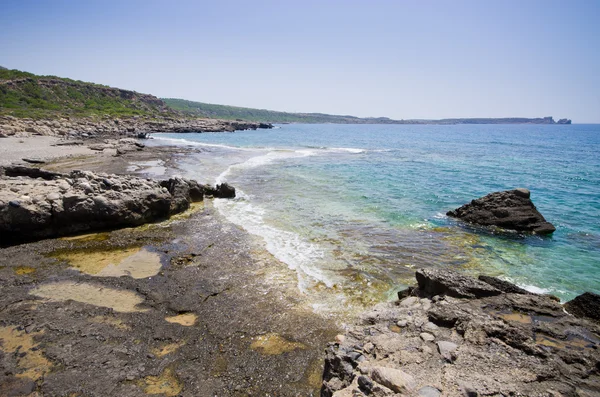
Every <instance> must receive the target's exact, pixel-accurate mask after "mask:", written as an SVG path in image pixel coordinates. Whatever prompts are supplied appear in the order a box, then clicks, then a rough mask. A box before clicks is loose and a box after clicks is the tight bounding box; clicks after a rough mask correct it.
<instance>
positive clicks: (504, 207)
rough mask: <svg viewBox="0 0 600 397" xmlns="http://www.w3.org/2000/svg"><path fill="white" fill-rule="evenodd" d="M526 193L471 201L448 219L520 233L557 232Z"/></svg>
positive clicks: (519, 190)
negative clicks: (452, 218)
mask: <svg viewBox="0 0 600 397" xmlns="http://www.w3.org/2000/svg"><path fill="white" fill-rule="evenodd" d="M529 196H530V193H529V190H527V189H522V188H520V189H515V190H507V191H504V192H495V193H491V194H488V195H487V196H485V197H482V198H479V199H476V200H473V201H471V202H470V203H469V204H465V205H463V206H462V207H460V208H457V209H455V210H453V211H448V212H447V214H446V215H448V216H451V217H454V218H458V219H461V220H463V221H465V222H469V223H473V224H476V225H480V226H496V227H500V228H503V229H508V230H515V231H518V232H531V233H536V234H550V233H552V232H554V231H555V230H556V228H555V227H554V226H553V225H552V224H551V223H549V222H547V221H546V219H544V217H543V216H542V214H540V213H539V212H538V210H537V209H536V208H535V205H533V202H532V201H531V199H530V198H529Z"/></svg>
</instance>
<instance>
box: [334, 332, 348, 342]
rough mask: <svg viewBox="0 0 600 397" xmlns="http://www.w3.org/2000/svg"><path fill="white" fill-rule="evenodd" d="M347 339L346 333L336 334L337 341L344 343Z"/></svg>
mask: <svg viewBox="0 0 600 397" xmlns="http://www.w3.org/2000/svg"><path fill="white" fill-rule="evenodd" d="M345 340H346V337H345V336H344V335H341V334H340V335H336V336H335V341H336V343H344V341H345Z"/></svg>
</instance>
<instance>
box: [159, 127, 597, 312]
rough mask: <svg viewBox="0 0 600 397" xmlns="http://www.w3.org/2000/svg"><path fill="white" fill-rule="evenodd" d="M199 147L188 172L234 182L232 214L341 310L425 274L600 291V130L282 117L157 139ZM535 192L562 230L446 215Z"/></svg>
mask: <svg viewBox="0 0 600 397" xmlns="http://www.w3.org/2000/svg"><path fill="white" fill-rule="evenodd" d="M156 138H157V139H155V140H153V142H154V143H155V144H176V145H190V146H195V147H199V148H201V149H202V151H201V152H200V153H199V154H197V155H191V156H188V157H186V158H181V159H180V163H181V164H180V165H181V167H182V168H183V169H184V170H185V173H186V176H188V177H193V178H196V179H199V180H200V181H203V182H206V183H215V182H221V181H227V182H229V183H231V184H232V185H234V186H236V188H237V189H238V192H239V197H238V198H237V199H235V200H233V201H226V200H218V201H217V202H216V204H215V205H216V206H217V208H218V209H219V211H221V213H222V214H223V215H224V216H226V217H227V218H228V219H230V220H231V221H233V222H234V223H236V224H238V225H239V226H240V227H243V228H245V229H246V230H248V231H249V232H250V233H252V234H253V235H255V236H257V238H258V239H259V240H260V241H262V242H263V244H264V245H265V247H266V248H267V249H268V250H269V251H270V252H271V253H272V254H273V255H274V256H275V257H277V258H278V259H280V260H281V262H282V263H283V264H285V265H287V266H288V267H290V268H292V269H294V270H295V271H296V272H297V274H298V285H299V287H300V288H301V289H302V290H303V291H305V292H306V293H307V294H311V293H316V292H317V291H318V292H319V293H323V291H335V293H336V294H337V295H336V298H335V299H337V300H338V301H340V302H341V303H343V304H344V305H353V304H365V303H371V302H372V301H377V300H381V299H385V298H386V297H389V296H391V295H393V293H394V291H396V290H397V289H399V288H401V287H403V286H404V285H405V284H408V283H411V282H412V279H413V272H414V269H415V268H419V267H428V266H448V267H451V268H455V269H459V270H461V271H464V272H468V273H473V274H479V273H486V274H490V275H496V276H500V277H502V278H505V279H507V280H511V281H513V282H516V283H517V284H519V285H521V286H525V287H526V288H529V289H531V290H534V291H544V292H548V293H552V294H555V295H557V296H559V297H560V298H561V299H563V300H566V299H570V298H572V297H574V296H575V295H577V294H579V293H581V292H584V291H594V292H597V293H600V155H599V153H600V125H568V126H557V125H457V126H416V125H414V126H411V125H395V126H394V125H390V126H387V125H281V126H278V128H276V129H273V130H258V131H243V132H236V133H202V134H156ZM516 187H526V188H528V189H530V190H531V192H532V200H533V202H534V203H535V205H536V206H537V208H538V210H540V212H541V213H542V214H543V215H544V216H545V217H546V219H547V220H548V221H550V222H552V223H553V224H554V225H555V226H556V227H557V231H556V232H555V233H554V235H553V236H552V237H549V238H544V237H539V236H521V235H517V234H507V235H492V234H490V233H489V232H485V231H478V230H473V229H470V228H468V227H465V226H464V225H461V224H459V223H457V222H455V221H454V220H452V219H449V218H447V217H446V216H445V215H444V214H445V213H446V211H448V210H450V209H454V208H456V207H458V206H460V205H462V204H464V203H467V202H469V201H470V200H472V199H474V198H477V197H480V196H483V195H485V194H487V193H490V192H493V191H498V190H507V189H513V188H516Z"/></svg>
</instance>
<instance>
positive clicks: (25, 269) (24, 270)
mask: <svg viewBox="0 0 600 397" xmlns="http://www.w3.org/2000/svg"><path fill="white" fill-rule="evenodd" d="M32 273H35V268H33V267H30V266H19V267H16V268H15V274H17V275H19V276H24V275H26V274H32Z"/></svg>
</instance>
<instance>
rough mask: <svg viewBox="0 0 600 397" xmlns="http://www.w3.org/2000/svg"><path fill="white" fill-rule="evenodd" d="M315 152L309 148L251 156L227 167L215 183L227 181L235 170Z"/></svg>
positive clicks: (306, 155) (305, 155) (311, 154)
mask: <svg viewBox="0 0 600 397" xmlns="http://www.w3.org/2000/svg"><path fill="white" fill-rule="evenodd" d="M315 154H316V153H315V151H314V150H308V149H304V150H277V151H271V152H268V153H267V154H264V155H260V156H255V157H251V158H249V159H248V160H246V161H244V162H242V163H237V164H232V165H230V166H229V167H227V169H226V170H225V171H223V172H222V173H221V174H220V175H219V176H218V177H217V179H216V181H215V183H217V184H219V183H223V182H225V181H226V177H227V176H228V175H229V174H230V173H231V171H233V170H246V169H250V168H256V167H261V166H264V165H267V164H270V163H273V162H275V161H280V160H285V159H291V158H300V157H308V156H313V155H315Z"/></svg>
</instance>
